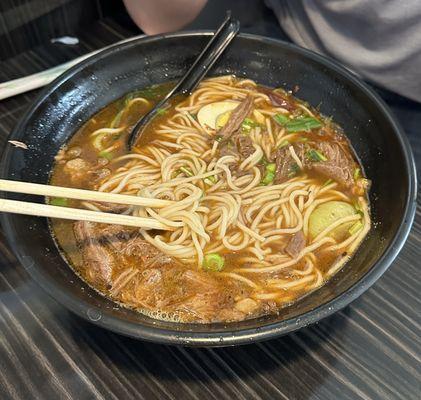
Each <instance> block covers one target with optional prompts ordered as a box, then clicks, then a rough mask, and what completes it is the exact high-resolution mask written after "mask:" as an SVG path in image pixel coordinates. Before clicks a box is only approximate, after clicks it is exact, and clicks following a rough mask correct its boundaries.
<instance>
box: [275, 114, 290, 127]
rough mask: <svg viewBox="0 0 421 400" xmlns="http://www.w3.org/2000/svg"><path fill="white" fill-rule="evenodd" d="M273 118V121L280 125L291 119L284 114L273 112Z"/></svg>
mask: <svg viewBox="0 0 421 400" xmlns="http://www.w3.org/2000/svg"><path fill="white" fill-rule="evenodd" d="M273 119H274V120H275V122H277V123H278V124H279V125H281V126H284V125H286V124H287V123H288V122H289V121H291V120H290V119H289V118H288V117H287V116H286V115H283V114H275V115H274V116H273Z"/></svg>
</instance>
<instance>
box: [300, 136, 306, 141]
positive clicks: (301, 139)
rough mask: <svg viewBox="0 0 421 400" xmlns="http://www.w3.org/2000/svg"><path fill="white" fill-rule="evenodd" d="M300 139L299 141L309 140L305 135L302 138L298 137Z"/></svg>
mask: <svg viewBox="0 0 421 400" xmlns="http://www.w3.org/2000/svg"><path fill="white" fill-rule="evenodd" d="M298 141H299V142H308V138H306V137H305V136H303V137H300V138H299V139H298Z"/></svg>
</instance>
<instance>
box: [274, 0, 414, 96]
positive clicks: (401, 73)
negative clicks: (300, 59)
mask: <svg viewBox="0 0 421 400" xmlns="http://www.w3.org/2000/svg"><path fill="white" fill-rule="evenodd" d="M266 3H267V4H268V6H269V7H271V8H272V9H273V10H274V12H275V14H276V16H277V18H278V20H279V23H280V24H281V26H282V28H283V29H284V30H285V31H286V33H287V34H288V35H289V36H290V38H291V39H292V40H293V41H294V42H295V43H297V44H299V45H301V46H303V47H306V48H308V49H311V50H314V51H316V52H319V53H322V54H326V55H329V56H331V57H333V58H336V59H338V60H340V61H342V62H343V63H344V64H345V65H347V66H348V67H349V68H351V69H352V70H354V71H355V72H357V73H359V74H360V75H361V76H362V77H364V78H368V79H369V80H371V81H373V82H375V83H377V84H379V85H380V86H383V87H385V88H387V89H389V90H392V91H394V92H396V93H399V94H401V95H403V96H406V97H409V98H411V99H413V100H416V101H419V102H421V0H346V1H345V0H266Z"/></svg>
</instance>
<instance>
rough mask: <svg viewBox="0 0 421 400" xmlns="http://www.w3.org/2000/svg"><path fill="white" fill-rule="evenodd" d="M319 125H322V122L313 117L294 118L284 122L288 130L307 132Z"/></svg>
mask: <svg viewBox="0 0 421 400" xmlns="http://www.w3.org/2000/svg"><path fill="white" fill-rule="evenodd" d="M320 127H322V123H321V122H320V121H319V120H318V119H316V118H313V117H304V118H296V119H294V120H292V121H290V122H288V123H287V124H286V128H287V131H288V132H302V131H306V132H308V131H311V130H312V129H315V128H320Z"/></svg>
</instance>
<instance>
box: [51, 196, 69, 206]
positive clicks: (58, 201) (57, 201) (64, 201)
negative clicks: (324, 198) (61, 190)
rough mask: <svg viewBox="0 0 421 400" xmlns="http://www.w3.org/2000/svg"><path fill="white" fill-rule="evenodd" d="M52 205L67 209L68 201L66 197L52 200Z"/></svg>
mask: <svg viewBox="0 0 421 400" xmlns="http://www.w3.org/2000/svg"><path fill="white" fill-rule="evenodd" d="M50 204H51V205H53V206H60V207H67V199H65V198H64V197H56V198H54V199H51V200H50Z"/></svg>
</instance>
